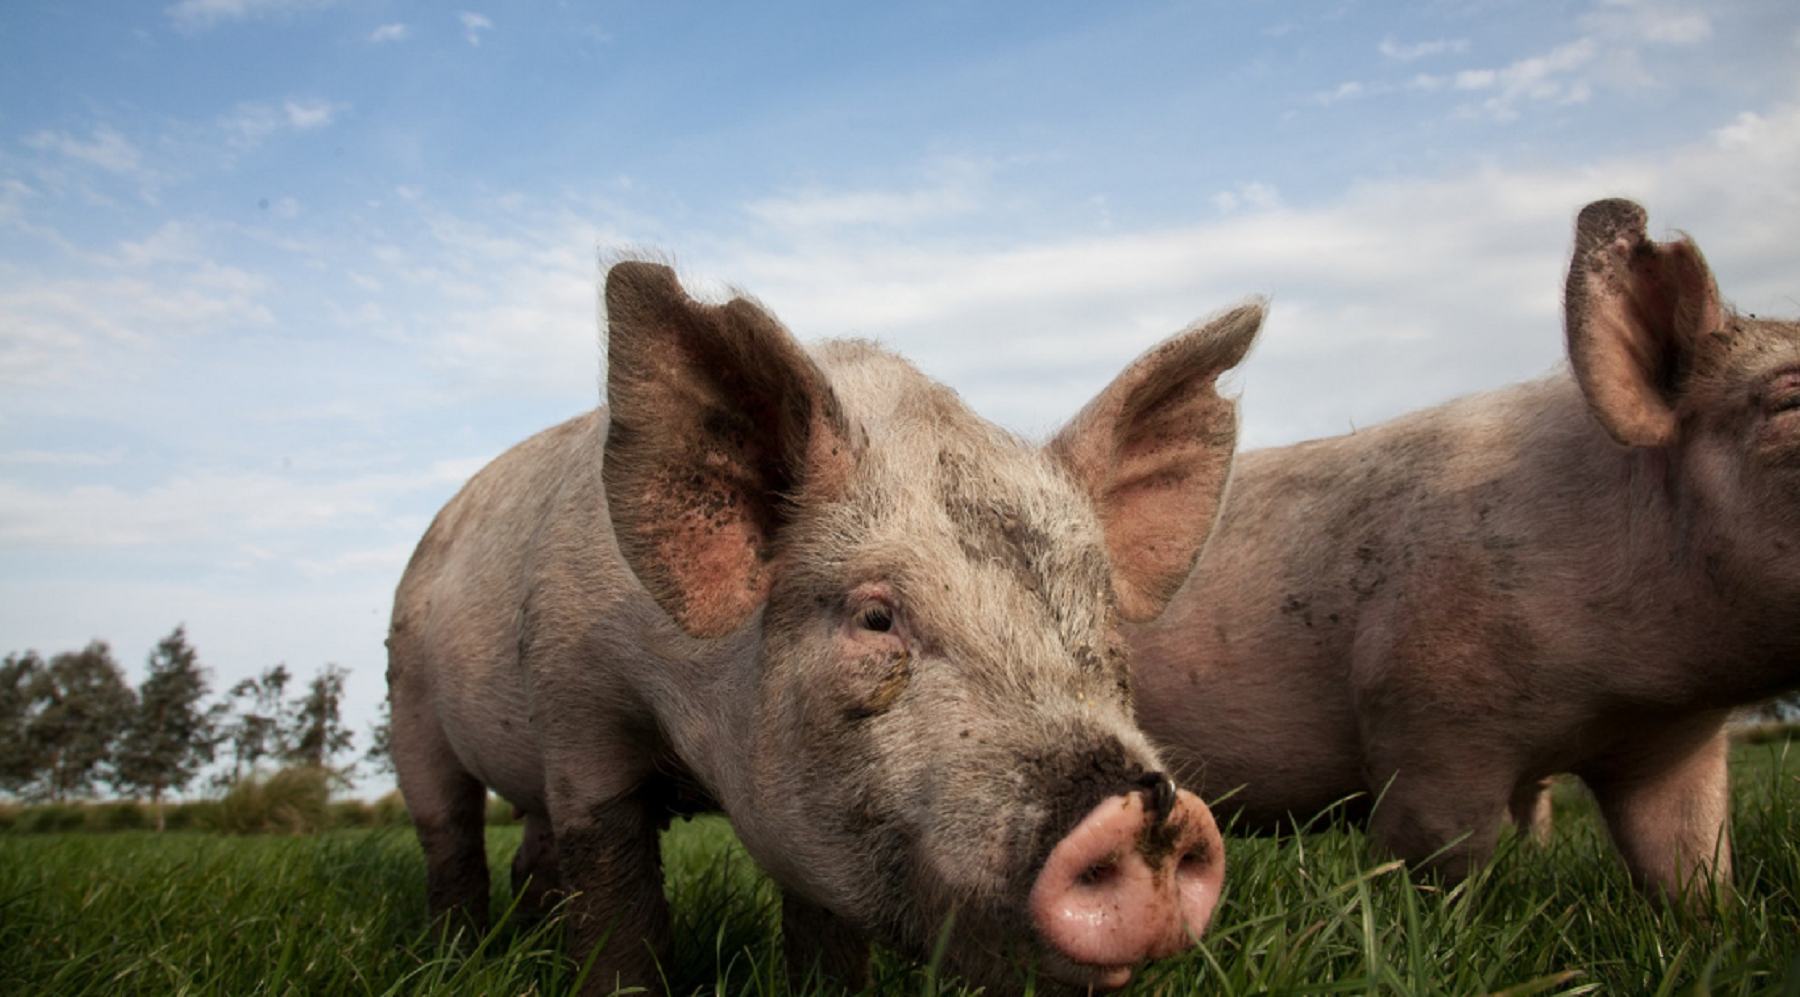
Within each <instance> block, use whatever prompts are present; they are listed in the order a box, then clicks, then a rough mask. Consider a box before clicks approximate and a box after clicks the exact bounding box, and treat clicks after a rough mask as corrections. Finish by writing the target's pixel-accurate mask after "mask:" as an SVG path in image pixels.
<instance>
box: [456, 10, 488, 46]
mask: <svg viewBox="0 0 1800 997" xmlns="http://www.w3.org/2000/svg"><path fill="white" fill-rule="evenodd" d="M456 18H457V20H459V21H461V22H462V26H463V37H464V38H467V39H468V40H469V44H470V45H480V44H481V33H482V32H483V31H492V30H494V22H493V21H490V20H488V19H487V17H486V16H485V15H482V14H476V13H473V12H471V11H466V10H465V11H463V12H462V13H460V14H458V15H456Z"/></svg>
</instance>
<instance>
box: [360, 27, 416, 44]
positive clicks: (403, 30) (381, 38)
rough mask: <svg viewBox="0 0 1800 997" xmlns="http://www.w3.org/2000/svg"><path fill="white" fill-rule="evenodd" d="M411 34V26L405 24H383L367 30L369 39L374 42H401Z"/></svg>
mask: <svg viewBox="0 0 1800 997" xmlns="http://www.w3.org/2000/svg"><path fill="white" fill-rule="evenodd" d="M411 34H412V28H410V27H408V26H407V25H405V24H384V25H382V26H381V27H379V28H376V29H375V30H374V31H371V32H369V41H371V42H376V43H380V42H401V41H405V40H406V39H407V36H409V35H411Z"/></svg>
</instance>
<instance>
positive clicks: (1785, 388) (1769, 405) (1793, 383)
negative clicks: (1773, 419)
mask: <svg viewBox="0 0 1800 997" xmlns="http://www.w3.org/2000/svg"><path fill="white" fill-rule="evenodd" d="M1795 409H1800V371H1789V372H1788V373H1786V374H1783V375H1781V376H1780V377H1777V378H1776V379H1775V382H1774V383H1773V384H1771V385H1769V387H1768V388H1767V389H1765V390H1764V392H1763V411H1765V412H1767V413H1768V414H1769V415H1779V414H1781V413H1783V412H1792V411H1794V410H1795Z"/></svg>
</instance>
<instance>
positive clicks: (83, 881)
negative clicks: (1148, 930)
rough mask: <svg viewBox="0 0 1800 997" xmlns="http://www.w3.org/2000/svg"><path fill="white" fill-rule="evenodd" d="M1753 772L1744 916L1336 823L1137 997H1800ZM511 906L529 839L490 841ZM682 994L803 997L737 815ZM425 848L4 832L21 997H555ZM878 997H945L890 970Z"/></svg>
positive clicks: (713, 846) (1616, 878)
mask: <svg viewBox="0 0 1800 997" xmlns="http://www.w3.org/2000/svg"><path fill="white" fill-rule="evenodd" d="M1786 749H1787V745H1786V744H1785V743H1780V742H1778V743H1775V744H1770V745H1759V746H1744V747H1740V748H1739V749H1737V754H1736V755H1735V757H1734V764H1735V769H1734V783H1735V791H1734V816H1733V819H1734V822H1735V823H1734V828H1733V837H1734V841H1735V849H1736V865H1737V874H1736V877H1735V881H1736V887H1737V889H1736V895H1735V896H1734V897H1732V898H1729V899H1722V900H1720V901H1719V902H1718V903H1717V904H1716V905H1715V906H1714V907H1713V909H1712V910H1711V911H1710V912H1709V913H1708V914H1706V915H1703V916H1695V915H1691V914H1685V913H1680V912H1676V911H1670V910H1664V909H1661V908H1659V907H1657V906H1656V905H1653V904H1651V903H1649V902H1647V901H1645V900H1644V899H1642V898H1641V897H1639V896H1638V895H1637V894H1636V893H1634V892H1633V891H1632V890H1631V889H1630V886H1629V884H1628V883H1627V882H1626V881H1625V877H1624V873H1623V871H1622V869H1621V867H1620V866H1619V863H1618V861H1617V858H1616V857H1615V856H1614V855H1613V854H1612V853H1611V851H1610V846H1609V845H1607V843H1606V841H1605V836H1604V831H1603V830H1601V828H1600V826H1599V825H1598V823H1597V822H1596V821H1595V820H1594V817H1593V814H1592V811H1591V805H1590V804H1589V803H1588V802H1587V801H1586V800H1585V798H1584V797H1583V796H1582V795H1581V794H1580V793H1579V792H1576V791H1572V790H1564V791H1561V792H1560V793H1559V798H1558V815H1557V833H1556V836H1555V839H1554V841H1553V842H1552V844H1551V845H1550V847H1549V848H1548V849H1546V850H1540V849H1537V848H1535V847H1533V846H1532V845H1530V844H1529V843H1528V842H1525V841H1523V840H1520V839H1514V838H1509V839H1507V840H1506V841H1505V842H1504V843H1503V845H1502V849H1501V853H1500V855H1499V856H1498V858H1497V859H1496V861H1495V862H1494V863H1493V864H1492V865H1490V866H1489V867H1487V868H1486V869H1484V870H1483V871H1482V872H1481V873H1480V874H1479V875H1477V876H1476V877H1474V878H1472V879H1471V880H1469V881H1468V882H1466V883H1463V884H1461V885H1458V886H1455V887H1450V888H1445V887H1444V886H1442V885H1441V884H1435V883H1433V882H1431V881H1430V879H1429V877H1414V876H1413V875H1412V874H1410V873H1409V872H1408V871H1407V870H1405V869H1403V868H1400V867H1398V866H1397V865H1394V864H1391V863H1385V862H1381V861H1379V860H1377V859H1374V858H1371V857H1370V856H1369V854H1368V852H1367V850H1366V847H1365V842H1364V840H1363V837H1362V834H1361V833H1360V832H1359V831H1357V830H1355V829H1353V828H1345V827H1338V826H1329V825H1322V826H1315V827H1314V829H1312V830H1310V831H1309V832H1308V833H1296V834H1288V835H1283V836H1279V837H1273V838H1252V839H1240V838H1233V839H1231V840H1230V841H1229V843H1228V868H1229V873H1228V876H1229V879H1228V885H1227V897H1226V902H1225V904H1224V906H1223V908H1222V910H1221V912H1220V914H1219V916H1218V918H1217V919H1216V920H1215V922H1214V927H1213V929H1212V930H1211V931H1210V932H1209V933H1208V935H1207V937H1206V939H1205V942H1204V944H1203V945H1202V946H1201V947H1200V948H1199V949H1197V950H1196V951H1194V952H1193V953H1191V954H1189V955H1188V956H1186V957H1184V958H1181V959H1178V960H1171V961H1169V962H1167V963H1165V964H1162V965H1159V966H1156V967H1152V968H1151V969H1150V970H1149V971H1148V972H1147V973H1146V974H1144V975H1143V976H1142V977H1141V978H1140V980H1139V981H1138V982H1137V983H1136V984H1134V986H1133V988H1132V989H1131V990H1130V991H1128V992H1129V993H1133V994H1145V995H1148V994H1158V995H1165V994H1166V995H1171V997H1181V995H1188V994H1193V995H1196V997H1198V995H1233V994H1335V993H1345V994H1393V995H1413V994H1456V995H1467V994H1490V993H1510V994H1517V995H1521V997H1523V995H1527V994H1609V995H1611V994H1627V995H1629V994H1643V995H1647V997H1652V995H1653V997H1661V995H1675V994H1683V995H1687V994H1695V995H1698V994H1770V995H1776V994H1782V995H1794V997H1800V745H1797V746H1796V747H1795V748H1794V749H1793V750H1792V751H1789V752H1787V754H1785V755H1784V754H1783V752H1784V751H1785V750H1786ZM488 836H489V842H490V846H489V853H490V861H491V862H492V865H493V868H494V870H495V887H496V896H497V897H499V896H503V895H504V894H503V893H502V892H500V889H501V887H502V886H503V879H504V874H505V869H506V865H507V861H508V860H509V859H510V857H511V854H512V850H513V849H514V848H515V847H516V846H517V843H518V839H519V829H518V828H517V827H516V826H512V827H490V828H489V829H488ZM664 848H665V856H666V866H667V869H668V878H669V890H670V896H671V899H672V903H673V905H674V908H675V912H676V959H675V962H676V965H674V966H671V967H669V972H670V978H671V982H672V983H673V984H674V985H675V988H676V989H677V990H678V991H680V992H684V993H685V992H692V991H703V992H707V993H712V994H719V995H746V997H779V995H782V994H785V993H787V991H788V988H787V985H786V981H785V975H784V971H783V967H782V963H781V958H780V955H779V952H780V945H779V915H778V913H777V912H778V910H779V906H780V905H779V901H778V898H777V895H776V893H775V891H774V889H773V887H772V886H771V885H770V884H769V883H768V881H767V880H766V879H764V878H763V877H762V875H761V874H760V873H758V872H757V871H756V869H755V867H754V866H753V865H752V863H751V862H750V860H749V859H748V857H747V856H745V854H744V853H743V851H742V849H741V848H740V847H739V846H738V845H737V843H736V841H735V840H734V839H733V838H732V836H731V833H730V829H729V827H728V825H726V824H725V823H724V822H723V821H722V820H720V819H718V818H703V819H700V820H696V821H693V822H689V823H681V822H678V823H677V824H676V826H675V827H674V828H672V829H671V830H670V832H669V834H668V836H667V838H665V843H664ZM424 892H425V891H424V862H423V860H422V858H421V857H420V855H419V851H418V847H417V845H416V844H415V843H414V841H413V839H412V835H411V833H410V832H409V831H407V830H404V829H399V828H381V829H374V830H338V831H329V832H325V833H322V834H316V835H311V836H303V837H286V836H237V835H219V834H210V833H204V832H199V831H181V832H171V833H169V834H165V835H163V836H160V837H158V836H156V835H154V834H151V833H149V832H145V831H139V830H120V831H116V832H114V833H110V834H75V833H69V834H22V833H4V834H0V994H8V995H11V994H57V995H63V994H68V995H83V994H94V995H99V994H106V995H114V994H120V995H130V994H146V995H148V994H157V995H163V994H171V995H173V994H180V995H196V997H198V995H227V994H229V995H257V994H272V995H285V994H333V995H335V994H346V995H355V994H379V995H411V994H419V995H424V994H432V995H438V994H454V995H462V994H468V995H477V994H483V995H509V994H557V993H562V992H565V991H567V990H568V989H569V987H570V985H571V983H572V982H573V980H574V979H575V976H576V973H577V967H575V966H574V965H572V963H571V962H570V960H569V959H568V958H567V957H566V954H565V953H563V952H562V951H561V947H560V944H561V938H560V932H559V931H558V930H557V923H556V921H555V920H554V919H551V920H548V921H545V922H543V923H541V924H539V925H537V926H535V927H531V926H521V925H517V924H514V923H513V922H512V921H511V920H509V919H506V918H503V917H500V916H499V915H497V920H499V921H500V924H499V926H498V927H496V928H495V929H494V930H493V931H492V932H491V933H490V935H489V936H488V937H487V938H486V939H483V940H481V941H480V943H479V948H478V949H477V950H476V951H475V952H474V954H473V955H470V954H469V953H467V952H466V951H460V950H449V951H446V950H444V949H441V948H440V947H438V946H437V945H435V944H434V943H433V942H432V940H431V938H430V936H429V934H428V932H427V930H426V914H425V908H424ZM875 990H876V992H877V993H880V994H895V995H898V994H922V993H929V992H940V993H941V992H947V991H945V990H943V989H942V988H940V987H939V986H938V984H937V983H936V981H933V980H931V979H930V977H929V973H928V971H927V970H926V969H925V968H922V967H919V966H915V965H910V964H907V963H904V962H902V961H900V960H897V959H894V958H892V957H889V956H882V957H880V958H879V959H878V963H877V985H876V988H875Z"/></svg>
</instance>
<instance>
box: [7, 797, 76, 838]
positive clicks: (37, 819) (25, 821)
mask: <svg viewBox="0 0 1800 997" xmlns="http://www.w3.org/2000/svg"><path fill="white" fill-rule="evenodd" d="M86 823H87V814H86V813H84V812H83V807H82V806H81V804H79V803H43V804H39V805H37V806H34V807H26V808H24V809H23V810H21V811H20V812H19V819H18V820H17V821H15V822H14V823H13V830H15V831H18V832H19V833H21V834H56V833H58V832H62V831H79V830H81V828H82V826H83V825H84V824H86Z"/></svg>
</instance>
